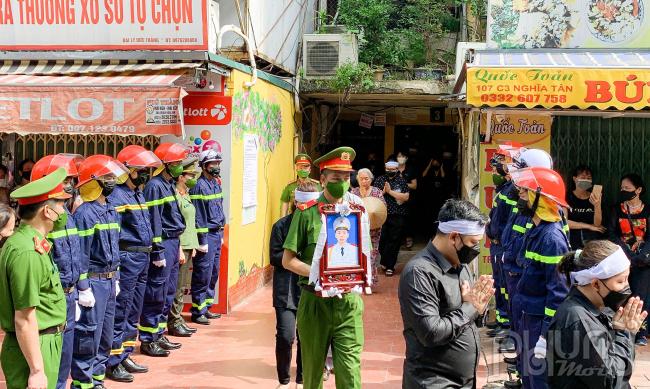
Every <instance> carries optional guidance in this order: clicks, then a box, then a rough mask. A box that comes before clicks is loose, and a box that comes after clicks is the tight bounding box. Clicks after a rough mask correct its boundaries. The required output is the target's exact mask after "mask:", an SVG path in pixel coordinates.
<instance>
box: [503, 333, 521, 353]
mask: <svg viewBox="0 0 650 389" xmlns="http://www.w3.org/2000/svg"><path fill="white" fill-rule="evenodd" d="M516 350H517V348H516V347H515V341H514V340H512V338H511V337H510V336H508V337H507V338H505V340H503V342H501V345H500V346H499V352H500V353H514V352H515V351H516Z"/></svg>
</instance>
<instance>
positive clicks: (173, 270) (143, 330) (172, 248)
mask: <svg viewBox="0 0 650 389" xmlns="http://www.w3.org/2000/svg"><path fill="white" fill-rule="evenodd" d="M160 245H161V246H163V248H164V258H165V262H166V263H165V266H162V267H158V266H155V265H153V264H151V265H149V271H148V276H147V285H146V287H145V291H144V303H143V305H142V314H141V315H140V324H139V326H138V330H139V334H140V341H142V342H147V343H148V342H154V341H157V340H158V339H159V338H160V335H161V334H162V333H163V332H164V331H165V328H166V326H167V315H168V314H169V310H170V308H171V305H172V303H173V301H174V295H175V294H176V283H177V282H178V267H179V263H178V256H179V249H180V240H179V239H178V238H174V239H163V241H162V242H161V243H160ZM170 296H171V297H170Z"/></svg>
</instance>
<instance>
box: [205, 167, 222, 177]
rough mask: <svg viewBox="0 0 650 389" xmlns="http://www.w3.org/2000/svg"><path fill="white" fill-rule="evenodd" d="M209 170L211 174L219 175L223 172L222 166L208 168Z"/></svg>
mask: <svg viewBox="0 0 650 389" xmlns="http://www.w3.org/2000/svg"><path fill="white" fill-rule="evenodd" d="M207 172H208V174H209V175H211V176H215V177H219V174H221V168H220V167H211V168H209V169H207Z"/></svg>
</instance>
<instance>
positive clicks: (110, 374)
mask: <svg viewBox="0 0 650 389" xmlns="http://www.w3.org/2000/svg"><path fill="white" fill-rule="evenodd" d="M106 378H108V379H109V380H113V381H117V382H133V374H131V373H129V372H128V371H126V369H125V368H124V366H122V364H121V363H118V364H117V365H116V366H113V367H109V368H107V369H106Z"/></svg>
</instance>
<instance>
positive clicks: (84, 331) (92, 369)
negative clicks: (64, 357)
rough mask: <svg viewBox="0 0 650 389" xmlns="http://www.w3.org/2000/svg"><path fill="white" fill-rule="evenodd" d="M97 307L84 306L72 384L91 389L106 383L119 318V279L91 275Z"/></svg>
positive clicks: (78, 327)
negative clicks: (116, 293) (117, 304)
mask: <svg viewBox="0 0 650 389" xmlns="http://www.w3.org/2000/svg"><path fill="white" fill-rule="evenodd" d="M88 280H89V281H90V288H91V289H92V291H93V294H94V295H95V306H94V307H92V308H85V307H81V317H80V318H79V321H78V322H77V323H76V326H75V330H74V336H75V339H74V347H73V356H72V369H71V372H70V373H71V375H72V386H73V387H74V388H81V389H88V388H93V386H94V385H99V384H103V382H104V378H105V374H106V362H108V356H109V354H110V351H111V345H112V344H113V323H114V317H115V279H96V278H91V277H89V278H88Z"/></svg>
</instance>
